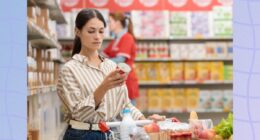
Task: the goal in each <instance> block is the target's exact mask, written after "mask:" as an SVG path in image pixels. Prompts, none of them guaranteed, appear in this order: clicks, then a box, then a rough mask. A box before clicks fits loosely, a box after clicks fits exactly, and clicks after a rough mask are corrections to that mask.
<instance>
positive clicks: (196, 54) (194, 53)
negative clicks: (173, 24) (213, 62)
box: [186, 43, 206, 60]
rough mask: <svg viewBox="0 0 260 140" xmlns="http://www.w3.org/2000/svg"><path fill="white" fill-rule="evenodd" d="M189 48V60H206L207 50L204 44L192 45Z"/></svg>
mask: <svg viewBox="0 0 260 140" xmlns="http://www.w3.org/2000/svg"><path fill="white" fill-rule="evenodd" d="M187 47H188V49H187V50H186V51H187V52H188V56H187V59H192V60H193V59H204V58H205V57H206V49H205V46H204V44H203V43H192V44H189V45H188V46H187Z"/></svg>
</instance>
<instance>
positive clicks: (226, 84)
mask: <svg viewBox="0 0 260 140" xmlns="http://www.w3.org/2000/svg"><path fill="white" fill-rule="evenodd" d="M232 85H233V81H206V82H203V83H198V82H197V81H184V82H170V83H159V82H149V81H148V82H142V81H140V82H139V86H140V87H201V88H203V87H205V88H212V87H214V88H215V87H222V88H225V87H227V88H232Z"/></svg>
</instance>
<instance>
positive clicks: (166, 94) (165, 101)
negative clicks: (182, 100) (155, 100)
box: [160, 89, 175, 112]
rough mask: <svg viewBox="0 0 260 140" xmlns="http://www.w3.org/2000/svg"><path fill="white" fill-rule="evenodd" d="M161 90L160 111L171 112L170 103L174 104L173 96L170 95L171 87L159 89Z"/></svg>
mask: <svg viewBox="0 0 260 140" xmlns="http://www.w3.org/2000/svg"><path fill="white" fill-rule="evenodd" d="M161 90H162V92H161V96H160V97H161V98H162V103H161V106H162V111H163V112H171V111H173V109H172V108H171V107H172V104H174V102H175V101H174V99H175V98H174V96H172V92H173V90H172V89H161Z"/></svg>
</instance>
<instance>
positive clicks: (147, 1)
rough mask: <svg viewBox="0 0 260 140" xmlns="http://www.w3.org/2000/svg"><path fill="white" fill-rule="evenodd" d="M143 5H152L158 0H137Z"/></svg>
mask: <svg viewBox="0 0 260 140" xmlns="http://www.w3.org/2000/svg"><path fill="white" fill-rule="evenodd" d="M139 1H140V3H142V4H143V5H144V6H145V7H153V6H155V5H156V4H157V3H158V0H139Z"/></svg>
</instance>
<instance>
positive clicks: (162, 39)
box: [59, 37, 233, 43]
mask: <svg viewBox="0 0 260 140" xmlns="http://www.w3.org/2000/svg"><path fill="white" fill-rule="evenodd" d="M73 40H74V38H72V37H68V38H59V41H60V42H64V43H70V42H73ZM111 40H112V38H105V39H104V41H111ZM136 40H137V41H189V42H193V41H233V39H232V38H137V39H136Z"/></svg>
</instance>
